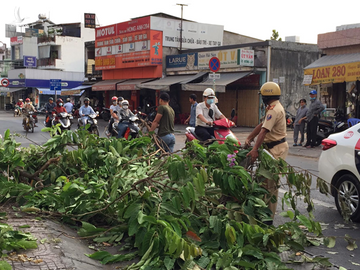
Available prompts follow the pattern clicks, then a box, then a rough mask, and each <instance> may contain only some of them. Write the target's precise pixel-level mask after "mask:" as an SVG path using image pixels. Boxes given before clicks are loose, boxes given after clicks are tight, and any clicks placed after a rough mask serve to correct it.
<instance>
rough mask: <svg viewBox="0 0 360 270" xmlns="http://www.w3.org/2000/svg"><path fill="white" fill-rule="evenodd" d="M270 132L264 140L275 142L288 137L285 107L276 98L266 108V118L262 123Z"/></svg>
mask: <svg viewBox="0 0 360 270" xmlns="http://www.w3.org/2000/svg"><path fill="white" fill-rule="evenodd" d="M262 127H263V128H266V129H267V130H268V131H269V132H268V133H267V134H266V136H265V139H264V142H265V143H269V142H275V141H279V140H281V139H283V138H285V137H286V116H285V110H284V107H283V106H282V105H281V103H280V102H279V101H278V100H276V101H274V102H272V103H271V104H270V105H269V106H268V107H267V108H266V115H265V120H264V123H263V125H262Z"/></svg>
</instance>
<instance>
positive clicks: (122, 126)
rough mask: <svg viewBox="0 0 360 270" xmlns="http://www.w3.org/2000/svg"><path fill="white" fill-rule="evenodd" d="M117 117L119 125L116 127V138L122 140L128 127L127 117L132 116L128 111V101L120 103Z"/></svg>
mask: <svg viewBox="0 0 360 270" xmlns="http://www.w3.org/2000/svg"><path fill="white" fill-rule="evenodd" d="M119 115H120V123H119V125H118V138H123V137H124V134H125V131H126V129H127V127H128V126H129V117H130V116H133V115H134V114H133V113H132V112H131V110H130V109H129V101H127V100H124V101H123V102H122V103H121V109H120V112H119Z"/></svg>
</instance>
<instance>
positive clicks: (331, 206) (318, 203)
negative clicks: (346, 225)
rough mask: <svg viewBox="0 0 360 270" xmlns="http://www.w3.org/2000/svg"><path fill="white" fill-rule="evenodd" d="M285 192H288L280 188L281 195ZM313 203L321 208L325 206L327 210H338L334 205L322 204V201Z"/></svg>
mask: <svg viewBox="0 0 360 270" xmlns="http://www.w3.org/2000/svg"><path fill="white" fill-rule="evenodd" d="M285 192H286V190H285V189H282V188H279V193H281V194H285ZM300 198H303V196H300ZM312 201H313V203H314V204H316V205H320V206H323V207H326V208H330V209H334V210H337V209H336V206H335V205H334V204H330V203H326V202H322V201H319V200H317V199H312Z"/></svg>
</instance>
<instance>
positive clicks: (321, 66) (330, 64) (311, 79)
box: [303, 53, 360, 85]
mask: <svg viewBox="0 0 360 270" xmlns="http://www.w3.org/2000/svg"><path fill="white" fill-rule="evenodd" d="M304 75H305V76H304V77H305V78H306V80H304V82H303V84H305V85H316V84H321V83H341V82H355V81H357V80H360V53H351V54H338V55H326V56H323V57H321V58H320V59H318V60H316V61H315V62H313V63H311V64H310V65H308V66H306V67H305V68H304Z"/></svg>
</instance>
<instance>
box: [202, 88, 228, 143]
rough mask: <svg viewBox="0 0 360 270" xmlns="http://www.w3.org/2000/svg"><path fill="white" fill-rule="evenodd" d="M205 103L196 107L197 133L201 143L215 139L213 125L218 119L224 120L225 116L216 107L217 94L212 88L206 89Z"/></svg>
mask: <svg viewBox="0 0 360 270" xmlns="http://www.w3.org/2000/svg"><path fill="white" fill-rule="evenodd" d="M203 99H204V101H203V102H201V103H199V104H198V105H197V106H196V127H195V133H196V135H197V136H198V137H199V138H200V140H201V141H206V140H209V139H212V138H213V137H215V134H214V128H213V123H214V121H215V120H216V119H223V118H225V116H224V115H223V114H222V113H221V112H220V110H219V109H218V107H217V106H216V105H215V92H214V90H212V89H211V88H207V89H205V91H204V93H203Z"/></svg>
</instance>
